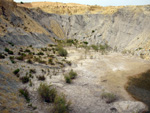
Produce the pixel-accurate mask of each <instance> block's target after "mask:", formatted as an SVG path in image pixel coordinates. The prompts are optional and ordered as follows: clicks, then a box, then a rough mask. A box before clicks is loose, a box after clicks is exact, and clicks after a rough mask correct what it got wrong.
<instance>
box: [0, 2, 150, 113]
mask: <svg viewBox="0 0 150 113" xmlns="http://www.w3.org/2000/svg"><path fill="white" fill-rule="evenodd" d="M149 20H150V6H149V5H146V6H126V7H124V6H120V7H101V6H86V5H80V4H73V3H70V4H63V3H51V2H35V3H27V4H16V3H15V2H13V0H0V81H2V82H0V112H1V111H2V113H6V112H19V113H26V112H27V113H28V112H29V111H31V112H33V113H49V112H52V111H53V108H54V106H55V104H54V103H47V102H44V101H43V100H42V99H41V98H40V96H39V94H38V90H37V89H38V87H39V86H40V84H41V83H47V84H48V85H52V86H53V87H55V88H56V89H57V90H58V92H59V94H61V93H64V94H65V95H66V99H67V100H70V101H71V103H72V104H71V109H70V112H72V113H90V112H91V113H133V112H134V113H136V112H139V113H142V112H144V111H145V110H146V109H147V106H146V105H145V104H144V103H142V102H139V101H137V100H135V99H133V98H132V96H131V95H129V94H128V93H127V91H126V90H125V87H126V83H127V81H128V77H129V76H134V75H137V74H140V73H143V72H146V71H147V70H148V69H149V66H150V62H149V59H150V38H149V37H150V32H149V29H150V23H149ZM65 44H66V45H65ZM71 45H73V46H71ZM59 46H62V47H63V48H65V49H66V50H67V51H68V56H61V55H60V54H59V52H58V50H59V49H58V48H59ZM71 69H73V70H74V71H75V72H76V73H77V74H78V76H77V77H76V79H74V80H72V83H71V84H67V83H66V82H65V78H64V75H66V74H67V73H68V72H70V70H71ZM17 70H19V72H17V73H16V72H15V71H17ZM15 73H16V74H15ZM24 80H25V81H24ZM21 82H22V83H21ZM48 87H49V86H48ZM21 88H22V89H23V90H27V91H28V93H29V97H30V102H29V101H26V100H25V99H23V96H22V95H20V94H19V90H20V89H21ZM12 92H14V93H12ZM8 97H9V98H8ZM143 98H144V97H143ZM7 99H8V101H7ZM20 100H21V101H20ZM12 104H13V105H14V106H11V105H12Z"/></svg>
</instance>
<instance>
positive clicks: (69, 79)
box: [64, 75, 72, 84]
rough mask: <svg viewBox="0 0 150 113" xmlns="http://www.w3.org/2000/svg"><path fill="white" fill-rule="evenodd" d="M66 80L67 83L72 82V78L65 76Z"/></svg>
mask: <svg viewBox="0 0 150 113" xmlns="http://www.w3.org/2000/svg"><path fill="white" fill-rule="evenodd" d="M64 78H65V81H66V83H68V84H70V83H71V82H72V80H71V78H70V76H68V75H65V76H64Z"/></svg>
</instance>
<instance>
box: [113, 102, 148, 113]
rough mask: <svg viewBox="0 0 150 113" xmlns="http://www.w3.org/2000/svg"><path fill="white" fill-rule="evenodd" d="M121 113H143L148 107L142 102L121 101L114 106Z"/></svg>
mask: <svg viewBox="0 0 150 113" xmlns="http://www.w3.org/2000/svg"><path fill="white" fill-rule="evenodd" d="M113 107H114V108H116V109H117V111H118V112H119V113H143V112H144V111H146V110H147V106H146V105H145V104H143V103H142V102H135V101H121V102H115V103H114V105H113Z"/></svg>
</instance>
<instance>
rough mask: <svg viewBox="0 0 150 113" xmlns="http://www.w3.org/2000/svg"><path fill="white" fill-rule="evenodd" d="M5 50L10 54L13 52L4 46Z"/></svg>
mask: <svg viewBox="0 0 150 113" xmlns="http://www.w3.org/2000/svg"><path fill="white" fill-rule="evenodd" d="M5 51H6V52H7V53H8V54H11V55H13V54H14V53H13V51H11V50H9V49H8V48H5Z"/></svg>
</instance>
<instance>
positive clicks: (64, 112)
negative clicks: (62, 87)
mask: <svg viewBox="0 0 150 113" xmlns="http://www.w3.org/2000/svg"><path fill="white" fill-rule="evenodd" d="M70 105H71V102H67V100H66V97H65V95H63V94H62V95H60V96H57V97H56V98H55V101H54V113H69V110H70Z"/></svg>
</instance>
